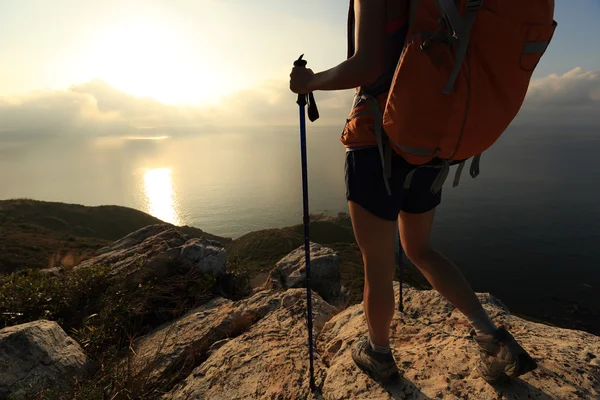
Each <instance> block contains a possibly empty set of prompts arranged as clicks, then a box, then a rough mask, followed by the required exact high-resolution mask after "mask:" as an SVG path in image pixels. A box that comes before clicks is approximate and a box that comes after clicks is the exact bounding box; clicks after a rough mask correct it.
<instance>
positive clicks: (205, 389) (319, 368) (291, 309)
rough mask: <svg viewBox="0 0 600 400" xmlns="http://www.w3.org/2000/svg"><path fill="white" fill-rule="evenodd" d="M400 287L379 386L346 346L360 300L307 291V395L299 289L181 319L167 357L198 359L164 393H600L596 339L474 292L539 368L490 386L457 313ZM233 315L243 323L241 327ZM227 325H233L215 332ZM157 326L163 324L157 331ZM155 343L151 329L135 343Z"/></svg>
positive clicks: (221, 396)
mask: <svg viewBox="0 0 600 400" xmlns="http://www.w3.org/2000/svg"><path fill="white" fill-rule="evenodd" d="M395 286H396V287H395V293H397V283H396V284H395ZM404 292H405V313H400V312H399V311H396V314H395V317H394V320H393V323H392V333H391V346H392V349H393V354H394V356H395V359H396V361H397V363H398V365H399V367H400V369H401V370H402V371H403V378H402V379H401V380H400V381H398V382H396V383H395V384H392V385H388V386H385V387H384V386H382V385H380V384H378V383H376V382H375V381H373V380H372V379H371V378H369V377H368V376H367V375H366V374H364V373H363V372H362V371H361V370H359V369H358V368H357V367H356V365H355V364H354V362H353V361H352V358H351V355H350V346H351V344H352V343H353V342H354V341H355V340H356V339H357V338H358V337H360V336H361V335H365V334H366V333H367V326H366V321H365V317H364V313H363V309H362V304H358V305H355V306H352V307H350V308H348V309H346V310H344V311H342V312H340V313H338V314H335V311H336V310H335V308H333V307H332V306H331V305H329V304H328V303H326V302H325V301H323V300H322V299H321V298H320V296H319V295H318V294H316V293H313V297H312V299H313V307H314V313H315V316H314V318H315V326H314V341H315V346H316V349H315V358H314V368H315V378H316V383H317V385H318V386H319V388H320V391H319V392H317V393H311V391H310V389H309V379H308V376H309V374H308V366H309V362H308V351H307V329H306V314H305V310H306V302H305V295H306V294H305V291H304V290H303V289H289V290H287V291H285V292H281V291H269V290H265V291H262V292H260V293H257V294H255V295H254V296H253V297H252V298H250V299H246V300H244V301H242V302H235V303H232V302H228V301H225V302H224V303H219V304H217V305H214V308H213V309H206V308H204V309H202V310H198V311H196V312H194V313H190V314H189V315H187V316H186V317H184V318H182V319H181V320H180V321H178V323H177V324H178V325H177V329H178V331H177V332H178V333H177V334H176V335H175V336H176V337H177V339H176V340H175V341H174V342H170V344H169V347H168V348H169V349H170V350H169V351H168V352H167V353H168V357H167V358H166V359H170V360H173V359H177V357H179V358H180V357H181V356H177V355H176V354H184V353H186V352H189V351H190V349H202V350H201V351H200V353H203V356H202V357H200V358H199V359H198V360H196V363H197V367H195V368H194V369H193V370H190V371H189V373H186V374H187V375H186V376H187V377H186V378H185V380H183V381H182V382H180V383H179V384H178V385H176V386H175V387H173V389H172V390H171V391H170V392H169V393H168V394H166V395H165V396H164V399H169V400H175V399H206V398H210V399H214V400H234V399H328V400H329V399H331V400H333V399H440V398H441V399H515V400H516V399H528V398H529V399H561V400H563V399H565V400H567V399H590V400H592V399H598V398H599V396H600V362H599V356H600V338H599V337H597V336H594V335H591V334H588V333H585V332H580V331H573V330H567V329H561V328H556V327H551V326H547V325H543V324H539V323H534V322H529V321H526V320H523V319H521V318H518V317H515V316H512V315H511V314H510V313H509V311H508V310H507V309H506V307H505V306H504V305H502V303H501V302H500V301H498V300H497V299H495V298H493V297H492V296H490V295H488V294H478V296H479V298H480V299H481V301H482V303H483V305H484V307H485V308H486V309H487V310H488V311H489V312H490V315H491V316H492V318H493V319H494V320H495V321H496V322H497V323H499V324H502V325H504V326H506V327H507V328H508V329H509V330H510V331H511V332H512V333H513V335H514V336H515V337H516V338H517V340H518V341H519V342H520V343H521V344H522V345H523V346H524V347H525V348H526V349H527V350H528V351H529V352H530V354H531V355H532V356H533V357H534V358H535V359H536V360H537V361H538V365H539V366H538V369H537V370H536V371H533V372H531V373H529V374H526V375H524V376H522V377H521V378H519V379H517V380H514V381H512V382H510V383H508V384H503V385H498V386H491V385H489V384H487V383H486V382H485V381H484V380H483V379H481V378H480V377H479V376H478V375H477V373H476V372H475V366H476V364H477V360H478V349H477V347H476V345H475V343H474V342H473V341H472V339H470V337H469V330H470V327H469V325H468V323H467V321H466V320H465V318H464V317H463V316H462V314H460V313H459V312H458V311H457V310H455V309H454V308H453V307H452V305H450V304H449V303H448V302H447V301H446V300H445V299H444V298H442V297H441V296H440V295H439V294H438V293H437V292H435V291H420V290H416V289H413V288H409V287H405V291H404ZM397 300H398V299H397V298H396V301H397ZM220 301H222V300H220ZM243 310H247V312H248V314H249V315H251V316H255V318H254V322H252V323H248V321H249V320H251V319H252V318H247V319H244V318H243V317H242V315H244V311H243ZM249 310H256V311H253V312H250V311H249ZM259 310H260V311H259ZM334 314H335V315H334ZM233 315H237V317H232V316H233ZM235 320H237V321H245V322H244V323H243V324H242V325H244V326H243V327H240V325H236V324H235V323H233V321H235ZM232 323H233V325H234V326H237V327H238V328H239V329H240V332H237V333H235V334H232V335H226V334H218V335H216V334H214V332H216V331H217V330H218V329H221V328H226V327H227V326H229V325H231V324H232ZM164 329H168V328H167V327H165V328H163V330H162V333H161V334H164ZM194 332H197V334H194ZM155 335H156V334H155ZM156 341H157V337H156V336H154V337H152V336H151V337H149V338H147V341H146V343H144V342H142V346H141V347H142V348H143V347H144V346H148V345H149V343H155V342H156ZM211 342H212V343H211ZM173 349H176V350H175V351H173ZM206 349H209V350H208V351H207V350H206ZM175 364H176V363H175Z"/></svg>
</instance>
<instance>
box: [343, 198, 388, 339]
mask: <svg viewBox="0 0 600 400" xmlns="http://www.w3.org/2000/svg"><path fill="white" fill-rule="evenodd" d="M348 206H349V209H350V217H351V218H352V227H353V229H354V236H355V237H356V241H357V243H358V246H359V248H360V251H361V253H362V257H363V263H364V271H365V286H364V296H363V301H364V310H365V316H366V318H367V324H368V327H369V336H370V338H371V340H372V341H373V342H374V344H376V345H378V346H389V338H390V324H391V322H392V318H393V316H394V288H393V279H394V272H395V270H396V263H395V248H394V247H395V246H394V241H395V238H396V223H395V222H394V221H387V220H385V219H382V218H379V217H376V216H375V215H373V214H371V213H370V212H368V211H367V210H365V209H364V208H362V207H360V206H359V205H358V204H356V203H354V202H352V201H349V202H348Z"/></svg>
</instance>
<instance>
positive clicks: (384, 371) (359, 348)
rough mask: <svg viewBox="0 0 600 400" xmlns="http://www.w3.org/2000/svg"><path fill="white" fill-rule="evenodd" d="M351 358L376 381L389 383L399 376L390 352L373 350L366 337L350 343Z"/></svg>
mask: <svg viewBox="0 0 600 400" xmlns="http://www.w3.org/2000/svg"><path fill="white" fill-rule="evenodd" d="M352 359H353V360H354V362H355V363H356V365H358V367H359V368H360V369H361V370H363V371H364V372H366V373H367V374H368V375H369V376H371V378H373V379H374V380H376V381H379V382H382V383H391V382H393V381H394V380H396V379H397V378H398V377H399V376H400V373H399V372H398V366H397V365H396V362H395V361H394V356H393V355H392V352H391V351H390V352H389V353H388V354H382V353H378V352H376V351H374V350H373V349H371V346H369V339H368V338H364V339H362V340H357V341H355V342H354V343H353V344H352Z"/></svg>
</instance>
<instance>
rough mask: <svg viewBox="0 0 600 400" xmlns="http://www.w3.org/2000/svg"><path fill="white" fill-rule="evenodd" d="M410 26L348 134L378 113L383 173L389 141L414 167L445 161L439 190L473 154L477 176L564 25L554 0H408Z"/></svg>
mask: <svg viewBox="0 0 600 400" xmlns="http://www.w3.org/2000/svg"><path fill="white" fill-rule="evenodd" d="M399 1H400V0H399ZM408 23H409V28H408V34H407V36H406V41H405V43H404V44H403V45H404V48H403V52H402V55H401V57H400V60H399V62H398V65H397V68H396V71H395V74H394V78H393V81H392V84H391V87H390V89H389V92H388V93H387V98H385V99H383V98H381V96H379V97H380V98H378V99H376V98H374V97H371V96H368V95H365V94H361V93H360V91H359V92H358V94H357V99H355V105H356V104H357V103H358V104H361V109H360V110H358V109H356V108H354V107H353V108H354V109H353V111H352V112H351V115H350V117H349V118H348V120H347V128H346V129H345V131H347V130H348V129H353V128H354V129H358V130H359V128H360V127H361V125H364V122H365V120H364V119H363V122H362V123H361V124H359V123H358V121H353V119H354V118H355V116H357V115H361V114H362V115H364V114H365V113H366V112H368V113H371V115H372V118H369V121H370V123H371V124H372V125H371V128H370V129H368V131H369V133H374V135H375V137H376V142H377V144H378V146H379V148H380V154H381V158H382V164H383V165H384V175H385V174H386V170H387V171H389V167H387V168H386V164H387V163H389V157H385V156H384V154H385V151H384V149H383V147H384V146H385V145H386V144H387V146H388V149H389V148H391V149H393V150H394V151H395V152H396V153H398V154H400V155H401V156H402V157H403V158H404V159H405V160H406V161H407V162H409V163H411V164H414V165H418V166H421V167H435V168H440V174H439V176H438V179H437V180H436V182H435V183H434V184H433V186H432V188H431V189H432V191H433V192H437V191H439V190H441V188H442V185H443V183H444V181H445V180H446V178H447V176H448V174H449V171H450V166H451V165H454V164H458V165H459V166H458V169H457V173H456V178H455V180H454V186H457V185H458V181H459V178H460V174H461V172H462V169H463V167H464V165H465V161H466V160H467V159H469V158H472V163H471V171H470V173H471V176H472V177H476V176H477V175H478V174H479V160H480V158H481V153H482V152H484V151H485V150H487V149H488V148H489V147H490V146H492V145H493V144H494V143H495V142H496V140H497V139H498V138H499V137H500V135H502V133H503V132H504V131H505V130H506V129H507V127H508V126H509V124H510V123H511V122H512V120H513V119H514V118H515V117H516V115H517V113H518V112H519V110H520V108H521V106H522V104H523V101H524V99H525V95H526V93H527V89H528V86H529V82H530V79H531V75H532V73H533V71H534V69H535V68H536V66H537V64H538V62H539V61H540V59H541V57H542V55H543V54H544V52H545V51H546V49H547V47H548V45H549V43H550V41H551V40H552V36H553V34H554V31H555V29H556V26H557V23H556V21H554V0H410V14H409V22H408ZM400 45H402V44H400ZM359 100H360V101H359ZM367 110H368V111H367ZM363 131H365V132H366V131H367V130H365V129H363ZM354 134H355V135H358V136H360V134H358V132H354ZM359 141H360V140H359ZM342 142H344V140H343V138H342ZM345 144H347V143H345ZM388 153H389V150H388ZM389 154H391V153H389ZM386 160H387V161H386ZM413 173H414V171H413ZM411 179H412V174H410V175H409V176H408V177H407V179H406V182H405V187H409V186H410V181H411ZM386 185H387V179H386ZM388 193H389V187H388Z"/></svg>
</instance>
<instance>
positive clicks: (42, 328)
mask: <svg viewBox="0 0 600 400" xmlns="http://www.w3.org/2000/svg"><path fill="white" fill-rule="evenodd" d="M95 369H96V366H95V364H94V362H92V361H91V360H90V359H89V358H88V357H87V356H86V354H85V353H84V352H83V350H82V348H81V347H80V346H79V344H77V342H75V341H74V340H73V339H71V338H70V337H69V336H67V334H66V333H65V332H64V331H63V330H62V328H61V327H60V326H59V325H58V324H57V323H56V322H53V321H46V320H39V321H34V322H29V323H26V324H22V325H16V326H11V327H8V328H4V329H2V330H0V399H4V398H9V397H10V398H11V399H15V400H16V399H29V398H31V397H30V396H31V394H32V393H34V392H36V391H38V390H41V389H43V388H46V387H49V386H52V387H54V388H59V389H62V390H65V391H68V390H70V389H72V387H71V385H72V384H73V383H74V380H75V379H78V380H82V379H86V378H88V377H89V376H91V374H92V373H93V372H94V371H95Z"/></svg>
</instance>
